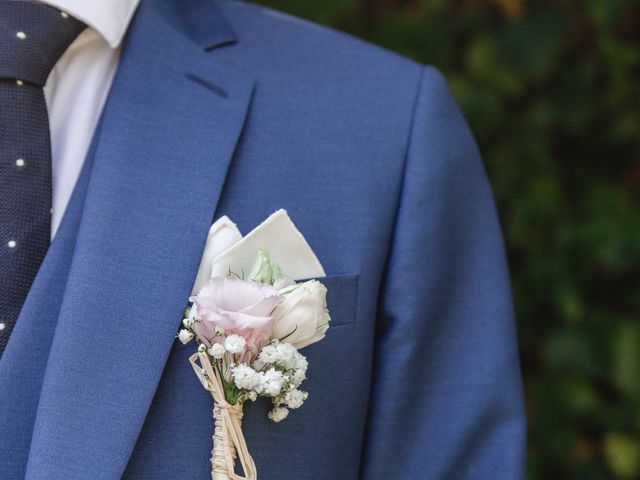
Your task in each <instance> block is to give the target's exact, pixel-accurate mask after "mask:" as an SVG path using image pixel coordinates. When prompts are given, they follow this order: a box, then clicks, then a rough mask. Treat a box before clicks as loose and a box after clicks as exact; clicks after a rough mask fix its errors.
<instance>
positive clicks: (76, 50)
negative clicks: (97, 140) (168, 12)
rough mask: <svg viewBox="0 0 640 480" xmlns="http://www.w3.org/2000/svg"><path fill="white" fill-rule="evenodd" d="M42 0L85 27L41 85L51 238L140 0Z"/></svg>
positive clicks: (80, 167) (77, 172)
mask: <svg viewBox="0 0 640 480" xmlns="http://www.w3.org/2000/svg"><path fill="white" fill-rule="evenodd" d="M42 1H43V2H44V3H47V4H49V5H51V6H53V7H56V8H58V9H60V10H62V11H65V12H67V13H68V14H69V15H72V16H73V17H75V18H77V19H78V20H81V21H82V22H84V23H86V24H87V27H88V28H87V29H86V30H85V31H84V32H82V33H81V34H80V35H79V36H78V38H77V39H76V40H75V41H74V42H73V43H72V44H71V46H70V47H69V49H68V50H67V51H66V52H65V53H64V55H63V56H62V58H60V60H59V61H58V63H56V65H55V67H54V68H53V70H52V72H51V74H50V75H49V78H48V79H47V84H46V85H45V87H44V94H45V98H46V101H47V107H48V110H49V126H50V130H51V158H52V174H53V179H52V180H53V185H52V187H53V199H52V200H53V204H52V206H53V212H52V219H51V236H52V238H53V236H55V233H56V231H57V229H58V226H59V225H60V221H61V220H62V217H63V215H64V212H65V209H66V208H67V203H68V202H69V198H70V197H71V193H72V192H73V188H74V186H75V184H76V180H77V179H78V176H79V175H80V170H81V169H82V165H83V163H84V159H85V156H86V154H87V151H88V150H89V146H90V145H91V140H92V138H93V132H94V130H95V128H96V125H97V123H98V120H99V119H100V114H101V113H102V108H103V107H104V103H105V100H106V99H107V95H108V93H109V89H110V88H111V82H112V81H113V77H114V75H115V72H116V69H117V67H118V60H119V58H120V50H121V43H122V39H123V37H124V35H125V33H126V31H127V28H128V27H129V23H130V21H131V18H132V17H133V14H134V12H135V10H136V7H137V6H138V3H139V1H140V0H90V1H88V0H42Z"/></svg>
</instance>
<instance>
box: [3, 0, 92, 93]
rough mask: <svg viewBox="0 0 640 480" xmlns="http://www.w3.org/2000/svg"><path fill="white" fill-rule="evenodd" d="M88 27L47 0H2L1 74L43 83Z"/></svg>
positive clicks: (41, 84)
mask: <svg viewBox="0 0 640 480" xmlns="http://www.w3.org/2000/svg"><path fill="white" fill-rule="evenodd" d="M85 27H86V26H85V25H84V24H83V23H82V22H80V21H78V20H76V19H75V18H73V17H72V16H70V15H68V14H66V13H64V12H61V11H60V10H57V9H55V8H53V7H50V6H49V5H45V4H43V3H31V2H25V1H15V0H0V78H10V79H16V80H26V81H27V82H31V83H35V84H37V85H40V86H41V87H43V86H44V84H45V83H46V81H47V77H48V76H49V73H51V70H52V69H53V66H54V65H55V64H56V62H57V61H58V60H59V59H60V57H61V56H62V54H63V53H64V52H65V50H66V49H67V48H69V45H71V43H72V42H73V41H74V40H75V39H76V37H77V36H78V35H79V34H80V32H82V30H84V29H85Z"/></svg>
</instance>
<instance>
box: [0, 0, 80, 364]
mask: <svg viewBox="0 0 640 480" xmlns="http://www.w3.org/2000/svg"><path fill="white" fill-rule="evenodd" d="M84 28H85V25H84V24H83V23H81V22H79V21H78V20H76V19H74V18H72V17H71V16H69V15H68V14H66V13H64V12H61V11H59V10H56V9H55V8H53V7H50V6H48V5H44V4H40V3H30V2H23V1H15V0H0V355H1V354H2V352H3V351H4V348H5V346H6V344H7V341H8V340H9V335H10V334H11V330H12V329H13V326H14V324H15V322H16V319H17V318H18V315H19V313H20V309H21V308H22V304H23V303H24V300H25V297H26V296H27V293H28V292H29V288H30V287H31V284H32V282H33V279H34V277H35V276H36V273H37V272H38V268H39V267H40V264H41V263H42V259H43V258H44V255H45V254H46V252H47V249H48V248H49V242H50V236H51V140H50V134H49V118H48V115H47V106H46V104H45V98H44V92H43V90H42V87H43V86H44V84H45V83H46V81H47V77H48V76H49V73H50V72H51V69H52V68H53V66H54V65H55V64H56V62H57V61H58V60H59V59H60V57H61V56H62V54H63V53H64V51H65V50H66V49H67V48H68V47H69V45H71V43H72V42H73V40H74V39H75V38H76V37H77V36H78V35H79V34H80V32H82V30H84Z"/></svg>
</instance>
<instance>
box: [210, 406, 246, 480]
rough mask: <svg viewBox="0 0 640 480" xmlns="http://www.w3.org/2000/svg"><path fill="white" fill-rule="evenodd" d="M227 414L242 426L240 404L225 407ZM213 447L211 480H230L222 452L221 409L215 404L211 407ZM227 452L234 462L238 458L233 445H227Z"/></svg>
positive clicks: (223, 442) (222, 429)
mask: <svg viewBox="0 0 640 480" xmlns="http://www.w3.org/2000/svg"><path fill="white" fill-rule="evenodd" d="M227 411H228V412H229V415H231V416H233V417H236V418H237V421H238V424H239V425H240V427H241V428H242V405H229V406H228V407H227ZM213 424H214V432H213V449H212V450H211V468H212V470H211V479H212V480H230V478H229V474H228V469H227V462H226V459H225V453H224V444H225V435H224V431H225V430H224V425H223V419H222V409H221V408H220V407H219V406H218V405H217V404H216V406H215V407H213ZM229 452H230V454H231V457H232V458H233V462H234V464H235V461H236V459H237V458H238V452H237V450H236V447H235V445H233V444H231V445H229Z"/></svg>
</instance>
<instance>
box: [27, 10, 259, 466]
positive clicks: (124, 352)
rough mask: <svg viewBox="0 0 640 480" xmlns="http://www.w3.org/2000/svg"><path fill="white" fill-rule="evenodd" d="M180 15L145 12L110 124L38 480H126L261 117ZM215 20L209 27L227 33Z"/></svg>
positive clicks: (80, 247)
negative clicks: (229, 175) (225, 199)
mask: <svg viewBox="0 0 640 480" xmlns="http://www.w3.org/2000/svg"><path fill="white" fill-rule="evenodd" d="M199 3H201V2H200V1H199V0H198V1H197V2H196V4H199ZM169 6H171V7H172V8H177V7H174V4H173V3H172V2H165V1H150V2H143V3H142V4H141V6H140V9H139V11H138V13H137V14H136V17H135V18H134V21H133V24H132V27H131V29H130V32H129V34H128V39H127V41H126V43H125V47H124V50H123V54H122V57H121V63H120V67H119V70H118V73H117V75H116V78H115V80H114V84H113V87H112V90H111V94H110V97H109V99H108V101H107V104H106V106H105V110H104V112H103V118H102V129H101V133H100V136H99V138H97V140H96V141H97V146H96V153H95V159H94V166H93V172H92V176H91V180H90V183H89V186H88V190H87V195H86V201H85V205H84V210H83V215H82V221H81V225H80V227H79V232H78V237H77V242H76V247H75V251H74V257H73V260H72V263H71V268H70V271H69V276H68V281H67V287H66V290H65V295H64V299H63V302H62V306H61V309H60V314H59V317H58V324H57V327H56V331H55V334H54V338H53V341H52V347H51V353H50V355H49V360H48V364H47V369H46V373H45V377H44V381H43V387H42V393H41V396H40V403H39V407H38V413H37V418H36V422H35V426H34V432H33V439H32V443H31V451H30V455H29V462H28V466H27V475H26V478H28V479H36V478H65V477H66V478H76V477H78V478H80V477H84V476H86V474H87V472H100V475H99V476H100V478H113V479H116V478H120V477H121V475H122V473H123V471H124V469H125V467H126V464H127V461H128V458H129V456H130V454H131V451H132V449H133V447H134V445H135V442H136V439H137V436H138V434H139V432H140V429H141V428H142V425H143V423H144V419H145V416H146V413H147V410H148V408H149V406H150V404H151V401H152V399H153V396H154V392H155V389H156V386H157V384H158V382H159V380H160V377H161V375H162V371H163V368H164V365H165V362H166V360H167V357H168V355H169V352H170V350H171V347H172V345H173V342H174V336H175V333H176V331H177V329H178V328H179V325H180V321H181V318H182V312H183V309H184V307H185V304H186V301H187V298H188V296H189V293H190V291H191V287H192V285H193V281H194V279H195V275H196V272H197V269H198V265H199V262H200V257H201V255H202V251H203V248H204V243H205V240H206V235H207V231H208V229H209V226H210V224H211V222H212V220H213V216H214V212H215V209H216V206H217V204H218V200H219V197H220V194H221V191H222V188H223V184H224V180H225V176H226V172H227V168H228V165H229V163H230V161H231V158H232V156H233V153H234V150H235V147H236V143H237V141H238V138H239V136H240V133H241V131H242V128H243V125H244V121H245V117H246V115H247V112H248V109H249V104H250V100H251V97H252V92H253V88H254V82H253V80H252V79H251V78H250V77H249V76H248V75H247V74H246V73H244V72H242V71H239V70H236V69H235V68H232V67H230V66H228V65H224V64H221V63H220V62H219V61H217V60H216V59H215V57H214V56H213V55H211V54H209V53H207V52H206V51H204V50H203V44H202V43H194V41H193V40H192V39H191V38H190V36H189V34H188V32H186V31H185V28H186V26H185V25H186V24H187V23H188V22H187V23H185V22H186V21H185V18H191V16H192V15H191V14H184V15H182V16H178V17H176V18H175V21H174V22H172V21H171V17H170V16H167V14H168V13H169V10H168V7H169ZM189 8H190V5H189V4H187V5H186V6H185V9H186V10H188V9H189ZM207 12H208V14H207V15H208V18H203V19H202V20H200V21H199V24H200V25H204V24H205V23H207V22H208V23H209V24H213V25H215V24H220V22H222V20H220V17H219V13H217V10H214V9H210V10H208V11H207ZM201 13H202V14H203V15H205V13H204V12H201ZM225 35H226V34H224V35H218V36H217V37H215V36H209V37H207V38H208V40H207V41H206V42H204V43H205V44H209V43H210V42H211V41H212V40H215V39H216V38H217V39H218V41H220V40H221V39H222V38H224V37H225Z"/></svg>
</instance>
